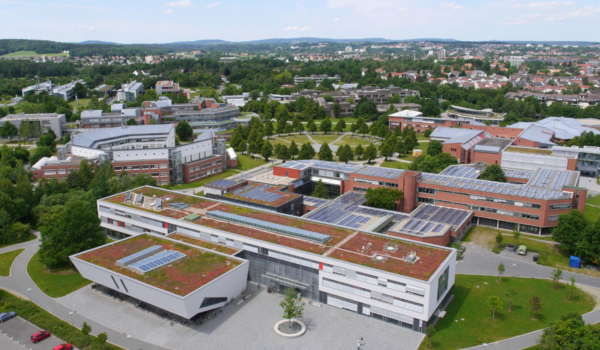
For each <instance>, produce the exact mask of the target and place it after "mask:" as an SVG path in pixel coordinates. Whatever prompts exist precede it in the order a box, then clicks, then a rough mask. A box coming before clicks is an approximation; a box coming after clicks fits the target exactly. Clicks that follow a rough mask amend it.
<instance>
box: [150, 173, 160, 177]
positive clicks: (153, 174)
mask: <svg viewBox="0 0 600 350" xmlns="http://www.w3.org/2000/svg"><path fill="white" fill-rule="evenodd" d="M150 176H152V177H158V173H151V174H150Z"/></svg>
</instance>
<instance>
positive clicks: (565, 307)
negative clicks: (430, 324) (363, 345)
mask: <svg viewBox="0 0 600 350" xmlns="http://www.w3.org/2000/svg"><path fill="white" fill-rule="evenodd" d="M496 279H497V277H494V276H470V275H456V282H455V283H454V290H453V294H454V299H453V300H452V302H450V305H449V306H448V308H447V309H446V315H445V316H444V318H442V319H440V320H439V321H438V323H437V325H436V326H435V328H436V333H435V335H434V337H433V348H434V349H437V350H454V349H462V348H468V347H472V346H477V345H481V343H479V338H480V337H481V341H482V342H483V343H492V342H495V341H498V340H501V339H506V338H511V337H514V336H517V335H520V334H525V333H529V332H532V331H534V330H538V329H541V328H544V327H547V326H548V325H550V323H552V322H553V321H555V320H557V319H559V318H560V317H561V316H562V315H566V314H568V313H571V312H576V313H579V314H584V313H586V312H588V311H591V310H592V309H593V307H594V300H593V298H592V297H591V296H590V295H589V294H587V293H584V292H582V291H577V292H576V293H575V295H574V296H573V300H572V301H567V300H566V299H567V289H566V287H565V286H564V285H562V284H561V285H560V286H559V288H558V289H557V290H553V289H552V282H551V281H548V280H541V279H530V278H515V277H510V278H507V277H504V278H502V282H497V281H496ZM509 289H515V290H516V291H517V296H516V297H515V299H514V303H513V310H512V311H510V312H509V311H508V302H507V299H506V291H507V290H509ZM490 296H498V297H500V299H501V300H502V305H501V307H500V308H499V309H498V310H497V311H496V315H495V319H492V312H491V310H490V308H489V307H488V305H487V300H488V298H489V297H490ZM534 296H537V297H539V298H540V300H541V304H542V310H541V311H540V312H539V313H538V314H537V316H536V319H535V320H532V319H531V318H530V316H529V315H530V309H529V300H530V299H531V298H533V297H534ZM419 349H423V350H424V349H427V339H424V340H423V343H422V344H421V346H420V347H419Z"/></svg>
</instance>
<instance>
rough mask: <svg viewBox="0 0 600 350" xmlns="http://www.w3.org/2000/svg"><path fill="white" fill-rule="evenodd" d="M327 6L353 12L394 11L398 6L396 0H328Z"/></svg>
mask: <svg viewBox="0 0 600 350" xmlns="http://www.w3.org/2000/svg"><path fill="white" fill-rule="evenodd" d="M327 7H329V8H334V9H345V10H350V11H352V12H354V13H360V14H364V13H366V12H383V11H395V10H396V9H397V8H398V1H397V0H369V1H364V0H328V1H327Z"/></svg>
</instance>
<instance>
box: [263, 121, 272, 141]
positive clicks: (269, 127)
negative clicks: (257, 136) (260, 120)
mask: <svg viewBox="0 0 600 350" xmlns="http://www.w3.org/2000/svg"><path fill="white" fill-rule="evenodd" d="M273 131H274V130H273V123H272V122H271V121H270V120H269V121H266V122H265V136H267V138H269V137H270V136H273Z"/></svg>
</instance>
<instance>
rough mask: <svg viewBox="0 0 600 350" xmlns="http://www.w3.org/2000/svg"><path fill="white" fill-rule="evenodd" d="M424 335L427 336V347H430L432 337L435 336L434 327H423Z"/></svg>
mask: <svg viewBox="0 0 600 350" xmlns="http://www.w3.org/2000/svg"><path fill="white" fill-rule="evenodd" d="M425 335H426V336H427V347H429V348H430V347H431V341H432V340H433V336H434V335H435V327H433V326H432V325H429V326H427V327H425Z"/></svg>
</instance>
